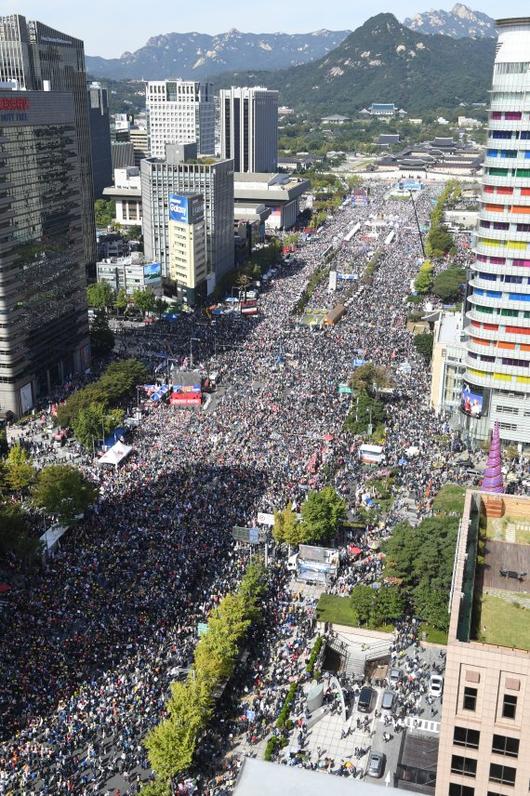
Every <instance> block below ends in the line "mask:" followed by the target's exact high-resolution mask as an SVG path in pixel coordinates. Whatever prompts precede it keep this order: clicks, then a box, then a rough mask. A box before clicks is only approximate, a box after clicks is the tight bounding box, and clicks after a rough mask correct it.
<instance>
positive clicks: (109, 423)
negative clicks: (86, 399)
mask: <svg viewBox="0 0 530 796" xmlns="http://www.w3.org/2000/svg"><path fill="white" fill-rule="evenodd" d="M123 415H124V412H123V409H107V407H106V405H105V404H104V403H91V404H89V406H86V407H84V408H83V409H81V410H80V412H79V413H78V414H77V415H76V416H75V418H73V419H72V423H71V425H72V429H73V431H74V434H75V436H76V439H77V440H78V442H79V443H80V444H81V445H82V446H83V447H84V448H87V449H90V448H92V447H93V445H94V443H95V442H96V440H103V438H104V436H106V435H107V434H110V432H111V431H113V430H114V429H115V428H117V427H118V426H120V424H121V423H122V422H123Z"/></svg>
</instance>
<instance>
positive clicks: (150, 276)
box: [144, 263, 162, 286]
mask: <svg viewBox="0 0 530 796" xmlns="http://www.w3.org/2000/svg"><path fill="white" fill-rule="evenodd" d="M161 278H162V266H161V265H160V263H148V264H147V265H144V282H145V284H146V285H147V286H149V285H153V283H158V282H160V280H161Z"/></svg>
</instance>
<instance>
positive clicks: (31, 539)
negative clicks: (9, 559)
mask: <svg viewBox="0 0 530 796" xmlns="http://www.w3.org/2000/svg"><path fill="white" fill-rule="evenodd" d="M40 551H41V545H40V541H39V539H38V538H36V537H35V536H34V535H33V534H31V533H30V530H29V527H28V522H27V518H26V515H25V513H24V511H23V510H22V507H21V506H20V504H19V503H11V502H10V503H4V504H3V505H0V558H3V557H5V556H7V555H13V556H15V558H17V559H18V560H19V561H21V562H22V563H23V564H24V565H25V566H30V565H31V564H33V563H34V562H35V560H36V559H37V558H38V556H39V554H40Z"/></svg>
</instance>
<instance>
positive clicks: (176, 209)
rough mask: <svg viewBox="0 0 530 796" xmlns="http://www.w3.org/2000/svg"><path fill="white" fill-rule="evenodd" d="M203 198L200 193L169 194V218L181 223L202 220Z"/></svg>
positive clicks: (192, 222)
mask: <svg viewBox="0 0 530 796" xmlns="http://www.w3.org/2000/svg"><path fill="white" fill-rule="evenodd" d="M202 218H203V200H202V196H201V195H200V194H195V195H192V196H189V195H186V194H176V193H170V194H169V220H170V221H180V223H181V224H195V223H196V222H197V221H202Z"/></svg>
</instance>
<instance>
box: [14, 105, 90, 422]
mask: <svg viewBox="0 0 530 796" xmlns="http://www.w3.org/2000/svg"><path fill="white" fill-rule="evenodd" d="M76 124H77V117H76V111H75V106H74V98H73V96H72V93H71V92H68V93H67V92H56V91H53V92H45V91H31V90H26V91H4V90H0V125H1V130H2V135H1V137H0V163H1V175H0V181H1V183H2V191H1V199H0V229H1V230H2V233H1V236H0V317H1V318H2V323H1V324H0V349H1V350H0V411H2V412H5V411H6V410H10V411H12V412H14V413H15V415H22V414H25V413H26V412H28V411H29V410H30V409H31V408H32V407H33V406H34V405H35V403H36V402H37V401H38V400H39V399H42V398H43V397H44V396H46V395H47V394H48V393H49V392H50V391H51V389H53V387H55V386H57V385H60V384H62V383H63V381H65V380H66V379H69V378H71V377H72V376H73V374H75V373H77V372H79V371H81V370H84V369H85V368H87V367H88V366H89V364H90V343H89V339H88V315H87V305H86V265H87V262H86V259H85V258H86V256H87V254H86V250H85V248H84V238H83V227H82V223H81V221H82V214H83V207H84V205H83V194H82V192H81V179H82V178H81V173H80V172H81V168H80V167H81V163H80V159H79V153H78V137H77V136H76ZM94 243H95V241H94Z"/></svg>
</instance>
